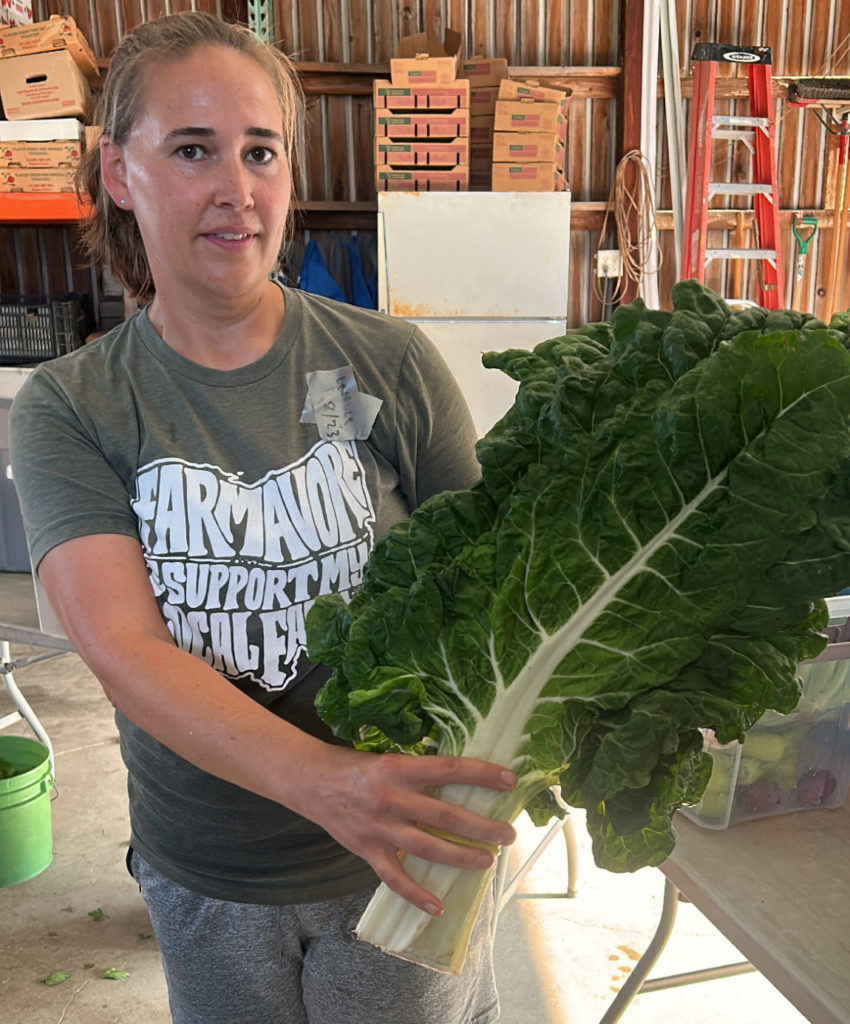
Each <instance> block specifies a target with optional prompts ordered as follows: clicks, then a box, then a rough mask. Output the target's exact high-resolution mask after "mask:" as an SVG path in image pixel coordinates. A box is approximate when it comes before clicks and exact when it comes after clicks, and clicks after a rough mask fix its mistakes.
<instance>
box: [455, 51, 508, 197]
mask: <svg viewBox="0 0 850 1024" xmlns="http://www.w3.org/2000/svg"><path fill="white" fill-rule="evenodd" d="M460 76H461V77H462V78H468V79H469V188H470V191H472V192H489V191H490V188H491V185H492V175H493V125H494V122H495V118H496V100H497V98H498V95H499V83H500V82H502V81H503V80H504V79H506V78H507V77H508V62H507V61H506V60H505V59H504V58H503V57H492V58H491V57H471V58H470V59H469V60H466V61H462V62H461V65H460Z"/></svg>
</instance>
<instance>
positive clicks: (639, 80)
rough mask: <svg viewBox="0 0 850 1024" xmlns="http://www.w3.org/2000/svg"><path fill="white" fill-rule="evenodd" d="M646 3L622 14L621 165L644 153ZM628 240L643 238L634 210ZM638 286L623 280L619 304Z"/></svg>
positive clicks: (639, 1) (633, 1) (633, 2)
mask: <svg viewBox="0 0 850 1024" xmlns="http://www.w3.org/2000/svg"><path fill="white" fill-rule="evenodd" d="M643 21H644V0H629V2H628V3H625V4H623V14H622V36H621V38H622V40H623V47H622V65H623V77H622V79H621V84H622V92H621V95H620V140H619V141H620V147H619V153H618V154H617V157H618V162H619V161H620V160H622V158H623V157H624V156H625V155H626V153H629V152H631V151H632V150H638V151H640V149H641V101H642V97H643V60H644V39H643ZM627 171H628V173H627V175H626V178H627V179H628V178H632V179H635V178H636V172H634V171H633V170H632V166H631V164H629V165H628V169H627ZM635 185H636V181H635V180H631V181H630V180H625V182H624V187H625V188H627V189H632V188H633V186H635ZM628 236H629V238H630V239H632V245H634V244H635V242H634V240H635V239H637V238H639V237H640V225H639V224H638V219H637V211H636V210H632V211H631V212H630V213H629V216H628ZM637 293H638V282H636V281H632V280H631V278H630V277H627V276H626V277H623V280H622V292H621V295H620V302H621V303H627V302H631V301H632V300H633V299H635V298H636V297H637Z"/></svg>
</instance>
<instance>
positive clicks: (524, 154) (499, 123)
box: [492, 79, 570, 192]
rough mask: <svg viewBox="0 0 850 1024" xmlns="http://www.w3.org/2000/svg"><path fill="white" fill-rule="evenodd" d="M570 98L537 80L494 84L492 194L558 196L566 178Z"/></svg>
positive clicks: (563, 92)
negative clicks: (510, 193) (521, 193)
mask: <svg viewBox="0 0 850 1024" xmlns="http://www.w3.org/2000/svg"><path fill="white" fill-rule="evenodd" d="M569 104H570V94H569V91H568V90H566V89H553V88H551V87H549V86H541V85H539V84H538V83H536V82H517V81H512V80H509V79H506V80H504V81H502V82H501V83H500V85H499V95H498V98H497V99H496V108H495V119H494V132H493V183H492V189H493V191H494V192H557V191H562V190H564V189H566V188H568V187H569V185H568V181H567V175H566V153H567V112H568V110H569Z"/></svg>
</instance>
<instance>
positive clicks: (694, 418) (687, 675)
mask: <svg viewBox="0 0 850 1024" xmlns="http://www.w3.org/2000/svg"><path fill="white" fill-rule="evenodd" d="M672 302H673V309H672V311H653V310H648V309H647V308H646V307H645V306H644V304H643V303H642V302H641V301H640V300H638V301H636V302H634V303H632V304H631V305H627V306H623V307H621V308H619V309H618V310H617V311H616V312H615V314H614V316H613V317H612V320H611V322H610V323H597V324H590V325H587V326H585V327H583V328H581V329H579V330H576V331H574V332H571V333H569V334H567V335H566V336H565V337H560V338H554V339H552V340H549V341H545V342H543V343H542V344H540V345H538V346H537V348H536V349H535V350H534V351H533V352H528V351H525V350H511V351H507V352H500V353H488V354H487V355H486V356H485V357H484V362H485V365H487V366H489V367H493V368H498V369H500V370H502V371H504V372H505V373H507V374H509V375H510V376H511V377H512V378H514V379H515V380H517V381H518V382H519V388H518V392H517V397H516V401H515V403H514V405H513V407H512V408H511V409H510V410H509V412H508V413H507V414H506V415H505V416H504V418H503V419H502V420H501V421H500V422H499V423H497V424H496V425H495V426H494V427H493V428H492V430H491V431H490V432H489V433H488V434H487V436H486V437H484V438H483V439H482V440H481V441H480V442H479V444H478V449H477V453H478V459H479V461H480V463H481V468H482V478H481V481H480V483H479V484H478V485H476V486H475V487H474V488H473V489H471V490H469V491H462V492H446V493H443V494H440V495H437V496H436V497H434V498H432V499H430V500H429V501H427V502H426V503H425V504H424V505H422V506H421V507H420V508H419V509H418V510H417V511H416V512H415V513H414V514H413V515H412V517H411V518H410V520H409V521H406V522H404V523H400V524H399V525H397V526H396V527H395V528H393V529H392V530H391V531H390V533H389V534H388V535H387V536H386V537H385V538H384V539H383V540H382V541H381V542H379V543H378V544H377V546H376V547H375V549H374V552H373V554H372V556H371V558H370V560H369V563H368V566H367V570H366V573H365V577H364V583H363V587H362V590H361V591H360V592H359V593H358V594H357V595H356V597H355V598H354V599H353V600H352V601H351V603H350V605H346V604H345V603H344V602H343V601H342V600H341V599H339V598H335V597H329V598H320V599H319V601H318V602H317V603H316V605H315V607H314V608H313V609H312V610H311V612H310V614H309V616H308V619H307V626H308V638H309V650H310V654H311V656H312V657H313V658H315V659H317V660H321V661H324V662H326V663H328V664H330V665H332V666H333V667H334V673H333V676H332V678H331V680H330V681H329V682H328V684H327V685H326V686H325V687H324V689H323V690H322V691H321V692H320V694H319V698H318V701H317V707H318V709H319V712H320V714H321V715H322V717H323V718H324V719H325V720H326V721H327V722H328V723H329V724H330V725H331V726H332V728H333V729H334V731H335V732H336V733H337V734H338V735H340V736H342V737H347V738H348V739H350V740H352V741H354V742H356V743H358V744H361V745H363V746H365V747H367V748H369V749H374V750H393V749H394V750H408V751H411V752H417V753H419V752H423V751H427V750H435V751H437V752H439V753H444V754H462V755H466V756H472V757H480V758H485V759H487V760H491V761H495V762H498V763H501V764H505V765H510V766H511V767H512V768H513V769H514V770H515V771H516V772H517V774H518V776H519V778H520V784H519V787H518V788H517V790H516V791H515V792H514V793H510V794H495V793H491V792H490V791H486V790H481V789H463V788H456V789H453V790H446V791H444V792H443V793H442V794H441V795H442V796H443V798H444V799H448V800H452V801H453V802H455V803H463V804H464V805H465V806H468V807H471V808H472V809H474V810H476V811H478V812H480V813H483V814H487V815H490V816H491V817H499V818H504V819H512V818H513V817H515V816H516V815H517V814H518V813H519V812H520V810H522V809H523V808H526V809H527V810H528V811H529V813H530V814H531V816H532V818H533V819H534V820H535V821H536V822H537V823H543V822H544V821H545V820H546V819H547V818H548V817H549V816H551V814H552V803H551V801H550V800H549V795H550V794H549V790H550V787H551V786H552V785H554V784H559V785H560V786H561V792H562V795H563V798H564V799H565V800H566V802H567V803H568V804H571V805H573V806H576V807H583V808H585V809H586V811H587V823H588V829H589V831H590V833H591V836H592V840H593V851H594V858H595V860H596V862H597V864H599V865H600V866H602V867H604V868H608V869H611V870H614V871H631V870H634V869H637V868H640V867H643V866H646V865H654V864H659V863H661V862H662V861H663V860H664V859H665V858H666V857H667V856H668V855H669V853H670V852H671V850H672V849H673V846H674V842H675V832H674V829H673V826H672V824H671V816H672V814H673V812H674V811H675V810H676V808H678V807H679V806H681V805H682V804H689V803H695V802H697V801H698V800H699V798H700V795H701V793H702V791H703V789H704V788H705V786H706V783H707V781H708V777H709V774H710V771H711V761H710V758H709V756H708V755H707V754H704V753H703V750H702V746H703V741H702V734H701V733H700V731H699V730H700V728H710V729H713V730H714V732H715V734H716V736H717V738H718V740H719V741H720V742H721V743H725V742H728V741H730V740H733V739H743V737H744V734H745V732H746V730H747V729H748V728H749V727H750V726H751V725H752V724H753V723H754V722H755V721H757V720H758V718H759V717H760V716H761V715H762V714H763V712H764V711H765V710H766V709H768V708H772V709H776V710H777V711H780V712H788V711H790V710H791V709H792V708H793V707H794V706H795V704H796V702H797V700H798V697H799V681H798V676H797V664H798V662H799V661H801V660H802V659H805V658H813V657H816V656H817V655H818V654H819V653H820V651H821V650H822V648H823V646H824V644H825V638H824V637H823V635H822V634H821V630H822V629H823V627H824V626H825V623H826V610H825V604H824V602H823V600H822V599H823V598H824V597H826V596H829V595H832V594H835V593H837V592H838V591H839V590H840V589H841V588H843V587H845V586H847V585H848V582H850V352H848V349H847V332H848V318H846V317H836V318H834V319H833V321H832V324H831V325H830V327H827V326H825V325H824V324H823V323H821V322H820V321H818V320H816V319H815V318H813V317H810V316H807V315H804V314H800V313H795V312H792V311H773V312H768V311H766V310H764V309H758V308H749V309H745V310H739V311H733V310H732V309H730V307H729V306H727V305H726V303H724V302H723V300H722V299H720V298H719V297H718V296H716V295H715V294H713V293H712V292H710V291H709V290H707V289H705V288H704V287H702V286H701V285H699V284H697V283H696V282H693V281H688V282H683V283H680V284H678V285H677V286H676V287H675V289H674V291H673V295H672ZM405 864H406V867H407V869H408V870H409V871H410V872H411V873H412V874H415V876H416V877H417V878H418V879H419V880H420V881H421V882H422V884H423V885H425V886H426V888H429V889H431V891H434V892H437V893H438V895H440V896H441V897H443V898H444V899H445V900H446V906H447V910H446V913H445V914H444V915H443V917H442V918H439V919H431V918H429V917H428V915H426V914H423V913H421V912H419V911H417V910H416V909H415V908H412V907H411V906H410V905H409V904H405V903H404V901H401V900H400V899H399V898H398V897H395V896H394V895H393V894H392V893H389V892H383V893H381V892H379V894H378V895H377V896H376V897H375V900H373V904H372V905H371V906H370V909H369V910H367V912H366V915H364V919H363V921H361V926H360V935H361V937H363V938H366V939H368V940H369V941H372V942H375V943H376V944H378V945H380V946H382V947H384V948H386V949H388V950H390V951H391V952H395V953H397V954H399V955H403V956H407V957H409V958H411V959H415V960H418V961H419V962H424V963H429V964H430V965H431V966H434V967H437V968H440V969H443V970H451V971H454V970H457V969H459V964H460V962H462V959H463V955H464V951H465V938H464V935H465V932H466V930H467V929H468V926H469V923H470V921H471V919H472V918H473V917H474V914H475V910H476V907H477V900H478V898H479V897H480V890H481V887H482V885H484V884H486V876H485V875H484V873H480V872H478V873H475V872H461V871H458V870H456V869H450V868H446V867H441V866H439V865H434V864H430V863H427V862H417V861H416V860H415V859H414V858H408V859H407V860H406V862H405ZM471 875H478V876H479V877H478V878H477V879H476V881H475V882H474V883H473V881H471V880H470V877H469V876H471ZM459 889H460V890H463V892H462V894H461V895H457V892H458V890H459ZM453 901H454V902H453ZM462 905H463V906H462ZM456 917H459V918H463V920H464V921H465V924H464V925H462V926H461V927H460V931H459V933H455V931H454V930H453V926H454V924H455V923H456V922H455V920H454V919H455V918H456ZM432 933H433V934H432ZM459 947H460V951H459Z"/></svg>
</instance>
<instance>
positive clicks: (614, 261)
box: [594, 249, 623, 277]
mask: <svg viewBox="0 0 850 1024" xmlns="http://www.w3.org/2000/svg"><path fill="white" fill-rule="evenodd" d="M594 260H595V261H596V276H597V277H622V276H623V257H622V255H621V253H620V250H619V249H599V250H598V251H597V252H596V253H595V254H594Z"/></svg>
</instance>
